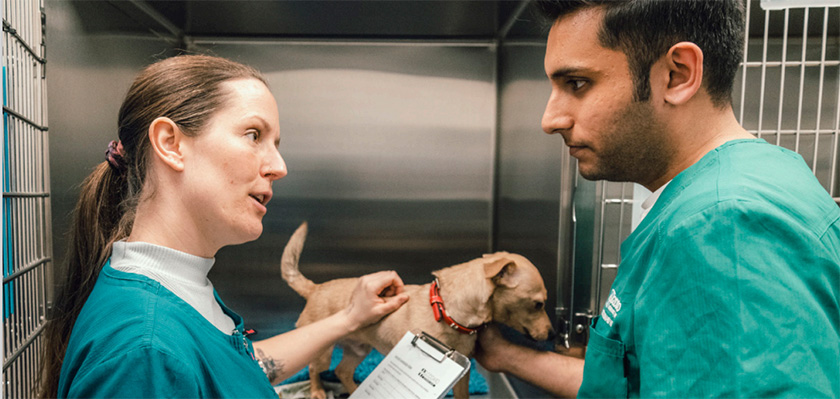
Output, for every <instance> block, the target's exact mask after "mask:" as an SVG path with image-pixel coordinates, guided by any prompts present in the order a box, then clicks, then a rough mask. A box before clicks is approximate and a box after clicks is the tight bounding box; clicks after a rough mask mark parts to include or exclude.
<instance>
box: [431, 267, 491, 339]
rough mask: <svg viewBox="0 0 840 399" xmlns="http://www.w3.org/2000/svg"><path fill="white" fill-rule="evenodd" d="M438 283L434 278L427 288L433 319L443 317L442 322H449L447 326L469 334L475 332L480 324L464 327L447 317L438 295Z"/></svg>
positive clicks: (438, 319)
mask: <svg viewBox="0 0 840 399" xmlns="http://www.w3.org/2000/svg"><path fill="white" fill-rule="evenodd" d="M438 285H439V284H438V281H437V279H435V281H434V282H433V283H432V287H431V289H429V303H430V304H431V305H432V311H434V313H435V321H440V320H441V319H443V321H444V322H446V323H447V324H449V327H452V328H454V329H455V330H456V331H458V332H460V333H464V334H470V335H472V334H475V333H477V332H478V330H479V329H480V328H481V326H478V327H464V326H462V325H460V324H458V322H457V321H455V320H453V319H452V318H451V317H449V315H448V314H446V309H444V307H443V298H441V296H440V288H439V287H438Z"/></svg>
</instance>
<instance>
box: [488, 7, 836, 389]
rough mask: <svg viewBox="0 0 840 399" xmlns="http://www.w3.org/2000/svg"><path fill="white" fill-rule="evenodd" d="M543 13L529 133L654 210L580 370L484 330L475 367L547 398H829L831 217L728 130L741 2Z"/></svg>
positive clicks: (832, 361) (767, 149)
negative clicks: (559, 145) (541, 56)
mask: <svg viewBox="0 0 840 399" xmlns="http://www.w3.org/2000/svg"><path fill="white" fill-rule="evenodd" d="M541 7H542V8H543V9H544V10H546V12H547V15H548V16H549V17H550V18H551V20H553V21H554V23H553V25H552V27H551V30H550V32H549V36H548V42H547V47H546V54H545V71H546V74H547V76H548V78H549V80H550V82H551V86H552V93H551V97H550V99H549V101H548V105H547V107H546V110H545V115H544V116H543V120H542V127H543V130H544V131H545V132H546V133H549V134H559V135H560V136H562V137H563V140H564V141H565V143H566V145H567V146H569V152H570V154H571V155H572V156H573V157H575V158H577V160H578V166H579V170H580V173H581V175H583V177H585V178H587V179H606V180H611V181H632V182H636V183H639V184H641V185H643V186H645V187H646V188H648V189H649V190H651V192H652V195H651V197H650V198H648V199H647V200H646V201H645V208H647V209H646V210H647V211H648V213H647V215H646V217H645V218H644V219H643V220H642V222H641V223H640V224H639V226H638V227H637V229H636V230H635V231H634V232H633V234H631V235H630V237H628V238H627V240H626V241H625V242H624V243H623V244H622V247H621V255H622V261H621V265H620V266H619V269H618V275H617V277H616V279H615V282H614V283H613V286H612V290H611V291H610V292H611V295H610V298H609V300H608V301H607V305H606V306H605V307H604V309H603V310H602V311H601V313H600V315H599V317H597V318H595V319H593V321H592V324H591V328H590V338H589V343H588V346H587V351H586V358H585V362H584V361H582V360H580V359H576V358H572V357H566V356H563V355H560V354H557V353H554V352H537V351H534V350H531V349H529V348H524V347H520V346H516V345H514V344H512V343H510V342H507V341H505V340H504V339H503V338H501V336H500V334H499V332H498V331H497V330H496V329H494V328H490V329H486V331H484V332H482V334H481V337H480V341H479V342H480V347H479V348H478V350H477V353H476V357H477V359H478V360H479V362H480V363H481V364H482V365H484V366H485V367H487V368H488V369H490V370H493V371H504V372H509V373H512V374H514V375H517V376H519V377H521V378H523V379H525V380H527V381H530V382H532V383H534V384H535V385H538V386H540V387H543V388H545V389H547V390H549V391H551V392H553V393H555V394H557V395H562V396H575V395H578V396H581V397H626V396H631V397H637V396H642V397H650V396H667V397H709V396H734V397H778V396H795V397H840V311H839V310H838V309H840V305H838V297H840V295H839V294H838V291H840V208H838V207H837V205H836V204H835V203H834V202H833V201H832V200H831V198H830V197H829V195H828V194H827V193H826V191H825V189H823V187H822V186H820V185H819V183H818V181H817V180H816V178H815V177H814V176H813V174H812V173H811V171H810V170H809V169H808V167H807V166H806V164H805V163H804V161H803V160H802V158H801V157H800V156H799V155H797V154H795V153H793V152H790V151H788V150H785V149H783V148H780V147H777V146H773V145H770V144H768V143H766V142H764V141H763V140H759V139H755V138H754V137H753V136H752V135H750V134H749V133H748V132H746V131H745V130H744V129H743V128H742V127H741V126H740V125H739V124H738V123H737V120H736V119H735V116H734V113H733V111H732V106H731V100H730V97H731V90H732V84H733V80H734V76H735V71H736V69H737V67H738V61H739V60H740V59H741V56H742V55H741V47H742V46H743V31H744V25H743V24H744V20H743V19H744V17H743V5H742V2H741V1H740V0H728V1H703V0H700V1H658V0H651V1H642V0H634V1H629V2H626V1H623V2H614V1H605V2H599V1H578V2H557V1H555V2H543V3H542V4H541ZM651 204H652V205H651Z"/></svg>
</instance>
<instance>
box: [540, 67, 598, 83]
mask: <svg viewBox="0 0 840 399" xmlns="http://www.w3.org/2000/svg"><path fill="white" fill-rule="evenodd" d="M584 71H588V69H586V68H579V67H568V68H560V69H555V70H554V72H552V73H551V75H549V76H548V78H549V79H551V80H556V79H562V78H565V77H567V76H569V75H576V74H579V73H581V72H584Z"/></svg>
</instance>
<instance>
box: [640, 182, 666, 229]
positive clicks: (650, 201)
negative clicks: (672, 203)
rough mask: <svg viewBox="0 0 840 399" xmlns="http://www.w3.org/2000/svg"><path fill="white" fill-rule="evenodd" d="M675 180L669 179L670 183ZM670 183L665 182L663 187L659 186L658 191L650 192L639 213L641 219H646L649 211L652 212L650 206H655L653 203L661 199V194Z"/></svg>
mask: <svg viewBox="0 0 840 399" xmlns="http://www.w3.org/2000/svg"><path fill="white" fill-rule="evenodd" d="M672 181H673V180H668V183H670V182H672ZM668 183H665V184H663V185H662V186H661V187H659V188H657V189H656V191H654V192H652V193H650V195H649V196H648V197H647V198H646V199H645V201H644V202H642V212H641V213H640V214H639V221H640V222H641V221H642V220H644V219H645V216H647V214H648V212H650V208H653V204H655V203H656V200H658V199H659V196H660V195H661V194H662V192H663V191H665V187H667V186H668Z"/></svg>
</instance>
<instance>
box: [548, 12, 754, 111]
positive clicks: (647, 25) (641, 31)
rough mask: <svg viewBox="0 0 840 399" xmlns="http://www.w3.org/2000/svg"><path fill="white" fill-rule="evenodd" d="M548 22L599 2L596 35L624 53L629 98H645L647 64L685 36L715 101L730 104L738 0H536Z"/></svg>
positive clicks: (740, 20) (740, 30)
mask: <svg viewBox="0 0 840 399" xmlns="http://www.w3.org/2000/svg"><path fill="white" fill-rule="evenodd" d="M537 5H538V8H539V9H540V11H541V12H542V13H543V15H544V16H545V17H547V18H548V19H549V22H551V23H553V22H554V21H556V20H557V19H558V18H560V17H563V16H565V15H567V14H570V13H572V12H574V11H577V10H579V9H583V8H589V7H603V9H604V11H605V14H604V20H603V21H602V24H601V29H600V32H599V33H598V39H599V41H600V43H601V45H602V46H604V47H605V48H609V49H613V50H620V51H621V52H623V53H624V54H625V55H626V56H627V62H628V64H629V66H630V72H631V74H632V75H633V77H634V78H633V79H634V84H635V93H634V95H635V99H636V100H637V101H646V100H648V99H649V98H650V68H651V66H652V65H653V63H654V62H655V61H656V60H658V59H659V57H661V56H663V55H664V54H665V53H666V52H667V51H668V49H670V48H671V46H673V45H674V44H677V43H679V42H681V41H688V42H692V43H694V44H696V45H697V46H698V47H700V49H701V50H702V51H703V84H704V86H705V88H706V91H707V92H708V93H709V95H710V96H711V98H712V101H713V103H714V104H715V105H716V106H719V107H721V106H725V105H728V104H730V103H731V101H732V99H731V96H732V86H733V84H734V81H735V72H736V71H737V69H738V63H739V62H740V61H741V58H742V57H743V46H744V4H743V1H742V0H624V1H618V0H567V1H564V0H540V1H538V2H537Z"/></svg>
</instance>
